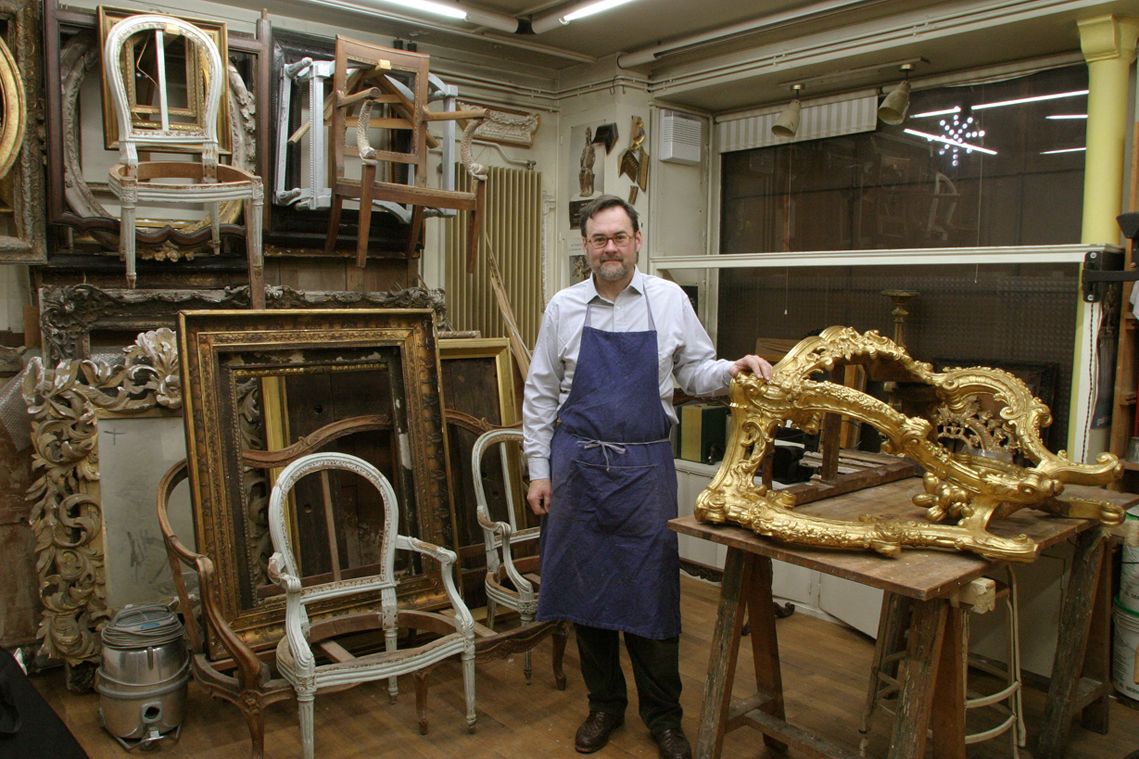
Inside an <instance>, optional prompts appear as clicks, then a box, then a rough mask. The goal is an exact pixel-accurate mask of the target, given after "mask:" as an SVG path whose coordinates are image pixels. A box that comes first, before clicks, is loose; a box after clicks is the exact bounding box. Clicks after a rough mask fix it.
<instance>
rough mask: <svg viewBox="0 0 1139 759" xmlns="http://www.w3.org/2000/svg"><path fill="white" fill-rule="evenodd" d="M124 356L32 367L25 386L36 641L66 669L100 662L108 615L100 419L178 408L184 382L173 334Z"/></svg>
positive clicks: (146, 338)
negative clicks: (38, 609) (38, 607)
mask: <svg viewBox="0 0 1139 759" xmlns="http://www.w3.org/2000/svg"><path fill="white" fill-rule="evenodd" d="M124 350H125V352H126V360H125V362H124V363H121V364H112V363H107V362H103V361H92V360H90V359H82V360H72V361H66V362H61V363H59V364H58V365H57V366H55V368H49V367H48V366H46V365H45V362H44V361H43V360H42V359H40V358H38V357H37V358H33V359H32V360H31V361H30V362H29V371H28V373H27V375H25V378H24V382H23V388H22V389H23V395H24V400H25V402H26V403H27V405H28V413H29V414H30V415H31V420H32V444H33V452H32V467H33V470H34V472H35V475H36V476H35V480H34V482H33V485H32V487H31V488H30V489H29V491H28V499H29V500H30V501H31V502H32V509H31V512H30V514H29V519H30V521H31V523H32V529H33V531H34V532H35V535H36V547H37V548H36V567H37V570H38V573H39V577H40V598H41V600H42V602H43V606H44V609H43V616H42V619H41V622H40V627H39V631H38V632H37V636H38V637H39V638H40V639H42V641H43V645H44V648H45V650H46V651H47V653H48V655H49V656H50V657H52V658H55V659H62V660H63V661H65V662H66V663H68V664H69V665H78V664H81V663H83V662H91V663H98V661H99V657H100V651H101V646H100V640H99V635H98V629H99V628H100V627H101V626H102V624H103V623H104V622H105V621H106V620H107V619H108V618H109V616H110V610H109V609H108V608H107V603H106V587H105V584H104V581H105V574H104V553H103V548H104V547H103V537H102V534H101V531H100V527H101V525H102V505H101V502H100V495H99V493H100V490H99V482H100V479H99V452H98V449H97V442H98V425H99V418H100V416H101V415H106V414H114V415H116V416H118V417H122V416H142V415H147V414H151V413H153V412H155V411H160V410H167V411H169V412H176V411H178V410H179V409H180V408H181V406H182V383H181V377H180V376H179V373H178V354H177V344H176V341H175V336H174V332H173V331H172V330H169V329H159V330H157V331H154V332H147V333H145V334H142V335H139V337H138V340H137V341H136V342H135V344H134V345H132V346H130V347H128V348H126V349H124Z"/></svg>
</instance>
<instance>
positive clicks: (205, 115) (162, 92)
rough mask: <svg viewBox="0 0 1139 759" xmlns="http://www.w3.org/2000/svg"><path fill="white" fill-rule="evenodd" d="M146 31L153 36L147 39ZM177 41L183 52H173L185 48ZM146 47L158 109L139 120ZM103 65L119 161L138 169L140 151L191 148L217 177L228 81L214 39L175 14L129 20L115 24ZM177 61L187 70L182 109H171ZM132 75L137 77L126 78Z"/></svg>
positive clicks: (150, 15)
mask: <svg viewBox="0 0 1139 759" xmlns="http://www.w3.org/2000/svg"><path fill="white" fill-rule="evenodd" d="M147 32H151V33H152V34H150V35H146V33H147ZM144 35H145V37H149V39H146V38H145V37H144ZM179 40H181V41H184V43H185V45H184V49H181V50H179V51H178V53H173V52H172V50H171V49H172V48H173V47H179V48H181V47H182V46H176V45H175V44H174V43H176V42H177V41H179ZM145 47H151V48H152V50H153V54H154V58H155V69H156V73H157V76H156V77H154V83H153V84H154V86H155V87H156V88H157V101H158V102H157V110H155V109H154V107H152V106H150V107H146V112H147V113H148V114H149V116H150V118H148V119H146V120H145V121H140V120H139V119H137V118H136V115H137V114H136V113H135V112H134V111H135V110H138V109H140V107H141V104H139V103H138V98H137V87H138V84H137V80H138V79H140V78H142V77H143V76H150V74H149V73H145V74H144V72H142V71H141V70H139V69H138V68H137V62H138V60H139V58H140V55H141V53H140V51H141V49H143V48H145ZM183 56H184V58H183ZM103 63H104V70H105V72H106V77H107V84H108V86H109V87H110V91H111V99H112V102H113V103H114V108H115V115H116V118H117V119H118V126H119V154H120V160H121V161H122V162H123V163H124V164H126V165H127V166H128V167H130V168H131V169H137V167H138V150H139V148H140V147H142V148H154V149H164V150H170V149H171V148H174V149H178V150H186V149H191V150H194V151H195V152H200V153H201V154H202V163H203V165H205V166H206V167H207V173H208V175H209V176H215V174H216V166H217V163H218V137H217V121H218V111H219V109H220V107H221V98H222V94H223V93H224V91H225V84H226V79H225V69H224V67H223V65H222V60H221V54H220V53H219V52H218V48H217V45H216V44H214V41H213V40H212V39H211V38H210V36H209V35H208V34H206V33H205V32H203V31H202V30H201V29H199V28H198V27H197V26H194V25H193V24H191V23H189V22H188V21H183V20H182V19H178V18H174V17H172V16H159V15H154V14H144V15H139V16H130V17H128V18H126V19H124V20H122V21H120V22H119V23H117V24H115V25H114V27H112V28H111V31H110V32H109V33H108V34H107V40H106V43H105V44H104V46H103ZM179 63H181V66H182V68H183V70H185V71H187V76H186V82H185V86H186V93H185V106H184V107H182V106H180V107H175V106H174V105H173V95H174V94H173V93H172V92H171V89H172V88H173V78H172V77H169V76H167V74H168V73H170V72H171V70H172V69H173V68H174V67H175V66H177V65H179ZM191 72H198V73H199V74H200V76H193V75H191ZM132 73H133V74H135V76H133V77H130V78H129V79H128V76H129V75H130V74H132ZM143 124H145V126H143Z"/></svg>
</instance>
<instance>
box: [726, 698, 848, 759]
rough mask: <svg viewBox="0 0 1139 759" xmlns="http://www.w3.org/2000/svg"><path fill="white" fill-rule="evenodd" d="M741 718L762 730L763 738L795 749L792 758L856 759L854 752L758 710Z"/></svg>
mask: <svg viewBox="0 0 1139 759" xmlns="http://www.w3.org/2000/svg"><path fill="white" fill-rule="evenodd" d="M743 718H744V719H746V720H748V721H749V722H750V723H752V725H753V726H754V727H755V728H757V729H759V730H762V731H763V734H764V735H765V736H766V735H770V736H773V737H775V738H777V739H778V740H779V742H780V743H784V744H786V745H788V746H792V747H793V748H794V749H795V753H794V754H793V756H796V757H800V756H805V757H820V758H821V759H857V758H858V756H859V755H858V753H857V752H855V751H850V750H848V749H846V748H843V747H842V746H838V745H836V744H834V743H831V742H830V741H828V740H827V739H826V738H823V737H821V736H818V735H815V734H813V733H809V732H807V731H806V730H803V729H801V728H798V727H795V726H794V725H790V724H788V723H786V722H784V721H783V720H781V719H776V718H775V717H772V716H771V715H770V714H765V713H764V712H763V711H761V710H759V709H754V710H752V711H750V712H748V713H747V714H745V715H743Z"/></svg>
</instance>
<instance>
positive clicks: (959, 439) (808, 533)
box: [695, 326, 1123, 561]
mask: <svg viewBox="0 0 1139 759" xmlns="http://www.w3.org/2000/svg"><path fill="white" fill-rule="evenodd" d="M844 364H865V365H867V367H868V370H869V371H871V372H872V373H873V372H875V371H877V370H880V369H888V370H889V371H890V376H891V377H892V378H898V379H904V380H905V381H908V382H913V383H921V384H923V385H925V386H926V389H927V390H928V391H929V392H930V394H931V397H932V400H930V401H929V402H928V403H927V404H926V407H925V410H924V412H923V413H922V414H921V415H919V416H907V415H906V414H903V413H902V412H900V411H898V410H896V409H894V408H892V407H891V406H890V405H889V404H887V403H885V402H884V401H881V400H878V399H877V398H874V397H872V396H870V395H867V394H866V393H863V392H860V391H858V390H855V389H853V388H849V387H845V386H843V385H840V384H836V383H834V382H830V381H827V380H826V379H822V378H821V376H822V375H821V373H822V372H827V371H833V370H834V369H836V368H837V367H841V366H842V365H844ZM730 392H731V405H732V422H733V428H732V433H731V438H730V439H729V441H728V451H727V455H726V456H725V457H724V461H723V463H722V464H721V466H720V469H719V471H718V472H717V474H716V476H715V478H714V479H713V481H712V483H711V485H709V486H708V488H707V489H705V490H704V492H703V493H701V494H700V497H699V498H698V500H697V504H696V510H695V513H696V517H697V518H698V519H701V520H703V521H707V522H714V523H723V522H732V523H735V524H738V525H741V526H743V527H747V528H749V529H751V530H753V531H755V532H756V533H758V534H761V535H766V536H769V537H774V538H776V539H778V540H784V541H787V542H792V543H801V544H806V545H814V546H822V547H830V548H869V549H872V550H874V551H877V552H879V553H881V554H883V555H886V556H896V555H897V554H898V553H899V552H900V550H901V547H902V546H903V545H910V546H925V547H939V548H954V549H958V550H965V551H973V552H975V553H978V554H981V555H982V556H986V557H990V558H999V559H1009V560H1015V561H1031V560H1032V559H1034V558H1035V556H1036V553H1037V551H1038V547H1037V545H1036V544H1035V543H1034V542H1032V541H1031V540H1029V539H1028V538H1027V537H1026V536H1024V535H1019V536H1017V537H1014V538H1005V537H1000V536H997V535H994V534H992V533H990V532H989V531H988V529H987V528H988V525H989V523H990V520H992V519H994V518H1000V517H1004V516H1007V515H1009V514H1011V513H1013V512H1014V511H1016V510H1018V509H1021V508H1026V507H1031V508H1036V509H1040V510H1041V511H1045V512H1049V513H1052V514H1055V515H1059V516H1065V517H1076V518H1084V519H1096V520H1099V521H1101V522H1103V523H1104V524H1119V523H1120V522H1121V521H1122V520H1123V513H1122V509H1121V508H1120V507H1119V506H1117V505H1113V504H1110V503H1107V502H1104V501H1097V500H1094V498H1085V497H1077V496H1072V495H1070V494H1065V492H1064V486H1065V484H1068V483H1071V484H1078V485H1106V484H1108V483H1110V482H1112V481H1113V480H1115V479H1117V478H1118V477H1119V476H1120V473H1121V466H1120V463H1119V460H1118V459H1117V458H1116V457H1115V456H1113V455H1111V454H1108V453H1104V454H1100V456H1099V458H1098V459H1097V460H1096V462H1095V463H1094V464H1076V463H1074V462H1072V461H1071V460H1070V459H1069V458H1068V457H1067V455H1066V454H1065V453H1063V452H1060V453H1058V454H1056V453H1052V452H1051V451H1049V450H1048V449H1047V448H1045V446H1044V444H1043V442H1042V440H1041V437H1040V429H1041V427H1046V426H1047V425H1048V424H1050V423H1051V415H1050V413H1049V411H1048V407H1047V406H1045V405H1044V403H1042V402H1041V401H1040V400H1039V399H1037V398H1035V397H1033V395H1032V393H1031V392H1030V391H1029V389H1028V387H1027V386H1026V385H1025V384H1024V383H1023V382H1022V381H1020V380H1019V379H1017V378H1016V377H1014V376H1013V375H1011V374H1009V373H1008V372H1005V371H1002V370H1000V369H989V368H985V367H971V368H953V369H946V370H945V371H944V372H935V371H934V370H933V367H932V366H931V365H930V364H928V363H924V362H920V361H915V360H914V359H912V358H911V357H910V356H909V354H908V353H906V351H905V350H904V349H902V348H901V347H899V346H898V345H897V344H896V343H894V342H892V341H891V340H888V339H887V338H885V337H882V336H881V335H879V334H878V333H877V332H873V331H871V332H866V333H864V334H863V333H859V332H858V331H856V330H854V329H853V328H850V327H838V326H836V327H829V328H827V329H825V330H823V332H822V333H821V334H820V335H819V336H817V337H809V338H807V339H805V340H803V341H802V342H800V343H799V344H798V345H797V346H795V348H793V349H792V350H791V351H790V352H789V353H788V354H787V355H786V356H785V357H784V358H783V360H782V361H780V362H779V363H778V364H776V366H775V369H774V373H773V375H772V377H771V379H770V380H769V381H766V382H765V381H763V380H762V379H758V378H756V377H753V376H752V375H741V376H740V377H739V378H737V379H736V380H735V381H733V382H732V385H731V390H730ZM828 413H830V414H843V415H846V416H850V417H853V418H854V419H857V420H858V421H861V422H863V423H865V424H870V425H872V426H873V427H874V428H875V429H876V430H878V432H880V433H881V434H882V436H883V439H884V442H883V449H884V450H885V451H886V452H888V453H894V454H899V455H902V456H906V457H908V458H910V459H913V460H914V461H916V462H917V463H918V464H919V465H920V466H921V467H922V468H923V469H924V470H925V475H924V476H923V478H922V483H923V492H921V493H918V494H915V495H914V497H913V501H914V504H915V505H917V506H920V507H922V508H925V509H926V513H927V516H928V518H929V521H928V522H922V521H917V520H913V521H901V520H875V519H873V515H872V514H871V515H867V517H866V518H865V519H863V520H861V521H859V522H845V521H839V520H831V519H822V518H818V517H812V516H810V515H807V514H802V513H797V512H796V510H795V502H794V498H793V497H790V496H788V495H786V494H780V493H779V492H778V491H776V490H772V489H769V488H768V487H766V486H764V485H762V484H757V483H756V480H755V475H756V472H757V469H758V468H759V466H760V465H761V464H762V462H763V460H764V458H765V457H766V456H767V454H768V453H769V452H770V451H771V449H772V447H773V445H774V440H775V430H776V428H777V427H780V426H783V424H784V422H786V421H790V422H791V423H792V424H794V425H795V426H796V427H799V428H800V429H803V430H806V431H808V432H815V431H818V429H819V428H820V425H821V423H822V419H823V417H824V416H825V415H826V414H828ZM1014 461H1021V462H1024V463H1022V464H1021V463H1014Z"/></svg>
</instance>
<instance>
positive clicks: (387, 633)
mask: <svg viewBox="0 0 1139 759" xmlns="http://www.w3.org/2000/svg"><path fill="white" fill-rule="evenodd" d="M398 637H399V630H397V629H395V628H392V629H390V630H384V650H386V651H387V652H388V653H392V652H394V651H395V650H396V649H397V648H398V645H397V643H398V640H397V639H398ZM398 695H399V678H397V677H395V676H394V675H393V676H392V677H389V678H388V701H389V702H391V703H393V704H394V703H395V700H396V697H397V696H398Z"/></svg>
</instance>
